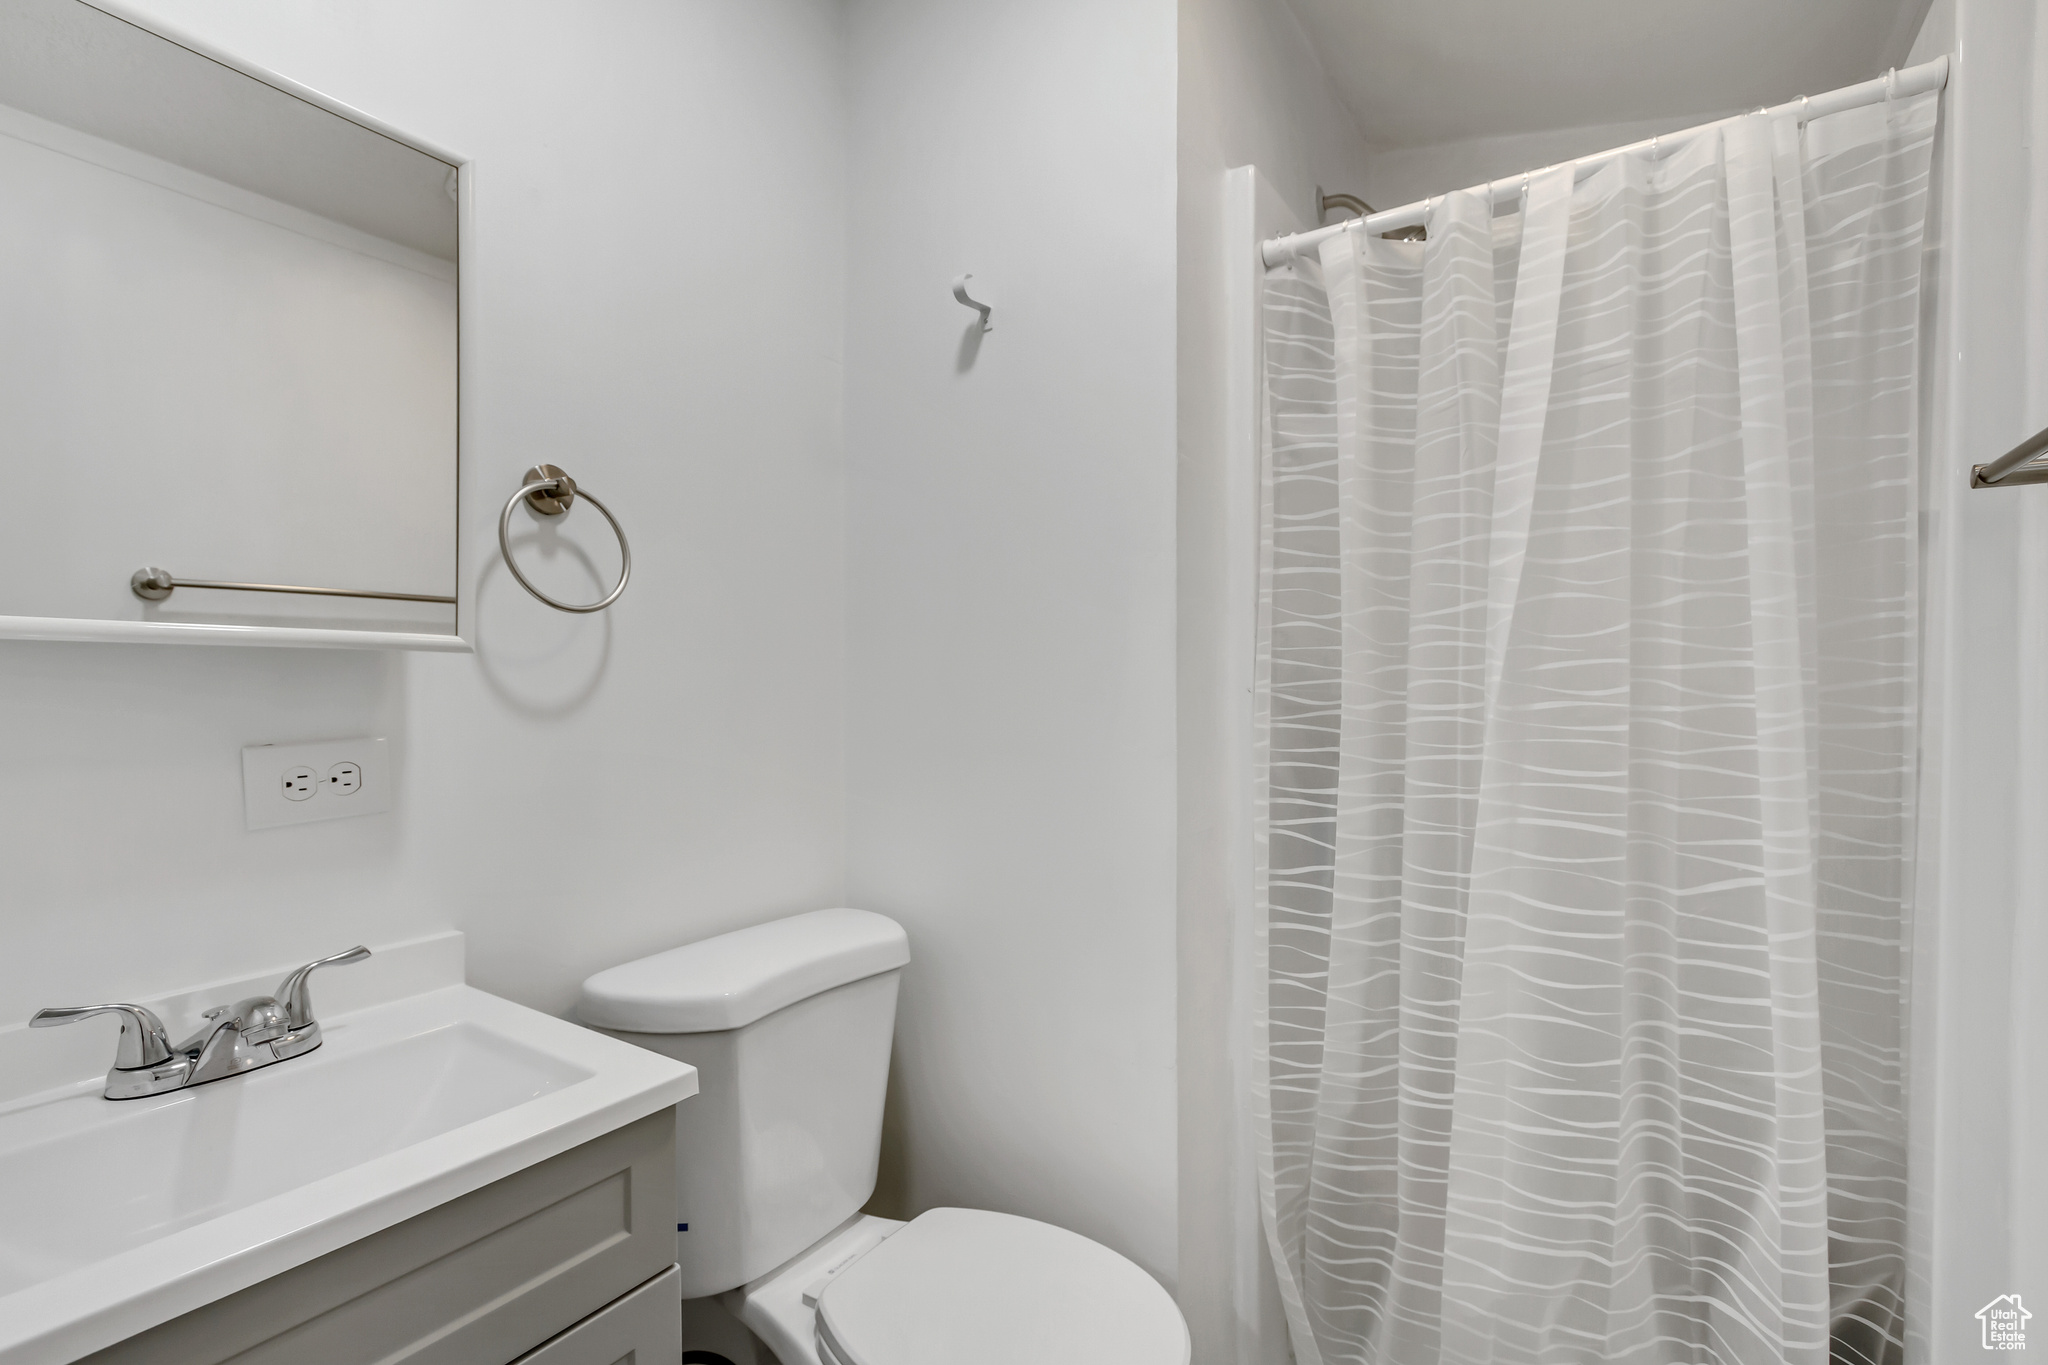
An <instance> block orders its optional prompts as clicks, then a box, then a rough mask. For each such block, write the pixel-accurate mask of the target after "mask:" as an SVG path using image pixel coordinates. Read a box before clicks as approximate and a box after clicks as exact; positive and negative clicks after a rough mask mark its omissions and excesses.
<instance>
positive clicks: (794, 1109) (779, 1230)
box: [577, 909, 1189, 1365]
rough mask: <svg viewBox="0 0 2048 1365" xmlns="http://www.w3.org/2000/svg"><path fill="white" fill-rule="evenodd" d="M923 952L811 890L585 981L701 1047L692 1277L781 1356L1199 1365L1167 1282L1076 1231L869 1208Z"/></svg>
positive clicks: (682, 1251) (632, 1019)
mask: <svg viewBox="0 0 2048 1365" xmlns="http://www.w3.org/2000/svg"><path fill="white" fill-rule="evenodd" d="M909 961H910V948H909V941H908V939H907V938H906V936H905V935H904V933H903V929H902V927H901V926H900V925H898V924H897V923H896V922H895V921H894V920H891V919H888V918H886V917H884V916H882V915H876V914H872V913H869V912H867V911H864V910H851V909H833V910H816V911H812V912H811V913H810V914H806V915H794V916H791V917H789V918H787V919H780V920H774V921H771V922H769V923H767V924H760V925H755V926H754V927H753V928H750V929H741V930H737V931H735V932H733V933H730V934H721V935H719V936H718V937H716V938H709V939H703V940H700V941H699V942H696V943H691V944H686V945H684V946H683V947H681V948H676V949H672V950H671V951H669V952H665V953H657V954H655V955H654V956H652V957H646V958H641V959H639V960H638V961H635V962H628V963H625V964H623V965H621V966H618V967H613V968H611V969H609V970H607V971H603V972H599V973H597V974H596V975H595V976H593V977H591V978H590V979H589V980H587V981H585V982H584V983H583V993H582V997H581V999H580V1001H579V1003H578V1005H577V1014H578V1016H579V1017H580V1018H581V1019H582V1021H583V1022H584V1023H585V1024H588V1025H590V1026H591V1027H593V1028H596V1029H598V1030H600V1031H602V1032H605V1033H609V1034H611V1035H613V1036H614V1037H618V1038H622V1039H624V1040H626V1041H628V1042H632V1043H637V1044H639V1045H640V1046H642V1047H646V1048H650V1049H652V1050H654V1051H656V1052H660V1053H663V1054H665V1055H667V1056H671V1057H675V1058H678V1059H679V1060H681V1061H684V1062H688V1063H689V1064H690V1065H692V1066H694V1067H696V1068H697V1079H698V1087H699V1089H698V1093H697V1094H696V1095H695V1096H693V1097H692V1098H690V1099H688V1100H685V1101H684V1102H683V1103H682V1104H680V1105H678V1106H677V1107H676V1160H677V1190H678V1207H677V1210H676V1224H677V1235H676V1238H677V1244H678V1252H677V1264H678V1266H679V1267H680V1269H681V1272H682V1278H683V1295H684V1297H685V1298H697V1297H705V1296H710V1295H718V1296H720V1301H721V1302H722V1303H724V1304H725V1305H726V1306H727V1307H728V1308H729V1309H730V1310H731V1311H732V1312H733V1313H734V1314H735V1316H737V1317H738V1318H739V1319H740V1320H741V1321H742V1322H744V1323H746V1324H747V1326H748V1327H749V1328H751V1329H752V1330H753V1331H754V1333H755V1335H756V1336H758V1337H760V1338H761V1339H762V1340H763V1341H765V1342H766V1343H767V1344H768V1346H769V1348H770V1349H771V1350H773V1351H774V1352H775V1354H776V1357H777V1358H778V1359H779V1360H780V1361H781V1362H782V1365H958V1362H961V1361H968V1360H972V1361H975V1362H978V1363H979V1365H1010V1362H1016V1365H1024V1362H1030V1363H1031V1365H1041V1363H1042V1362H1045V1361H1049V1360H1053V1361H1059V1362H1061V1365H1096V1363H1097V1362H1100V1365H1186V1362H1187V1360H1188V1356H1189V1343H1188V1334H1187V1326H1186V1324H1185V1323H1184V1322H1183V1321H1182V1319H1181V1315H1180V1311H1179V1309H1178V1308H1176V1307H1175V1306H1174V1303H1173V1300H1172V1298H1171V1297H1170V1296H1169V1295H1168V1294H1167V1293H1166V1291H1165V1290H1164V1289H1163V1288H1161V1287H1160V1285H1159V1283H1158V1282H1157V1281H1156V1280H1154V1279H1153V1278H1152V1277H1151V1276H1150V1275H1148V1274H1146V1273H1145V1271H1144V1270H1142V1269H1140V1268H1139V1267H1138V1266H1137V1265H1135V1264H1133V1263H1132V1262H1131V1261H1129V1260H1126V1259H1125V1258H1124V1257H1122V1256H1120V1255H1118V1254H1117V1253H1116V1252H1114V1251H1111V1250H1110V1249H1109V1248H1108V1247H1105V1246H1103V1245H1101V1244H1100V1243H1098V1242H1094V1241H1090V1240H1089V1239H1088V1238H1086V1237H1083V1236H1081V1235H1080V1234H1079V1233H1075V1232H1070V1231H1068V1230H1067V1229H1065V1228H1060V1227H1055V1226H1053V1225H1052V1224H1050V1223H1041V1222H1038V1221H1036V1220H1033V1219H1029V1218H1020V1217H1017V1216H1015V1215H1013V1214H1006V1213H995V1212H990V1211H988V1210H983V1209H953V1208H939V1209H931V1210H928V1211H926V1212H925V1213H922V1214H920V1215H918V1216H917V1217H916V1218H913V1219H911V1220H910V1221H909V1222H907V1223H903V1222H897V1221H895V1220H892V1219H885V1218H876V1217H872V1216H870V1215H866V1214H862V1213H861V1212H860V1209H861V1206H862V1205H864V1204H865V1203H867V1201H868V1198H869V1197H870V1196H871V1195H872V1194H873V1193H874V1188H875V1171H876V1167H877V1164H878V1158H879V1155H880V1148H881V1129H882V1096H883V1091H884V1090H885V1088H886V1086H887V1082H888V1068H889V1046H890V1040H891V1037H892V1036H893V1033H894V1029H895V1017H896V987H897V979H898V977H899V976H900V975H901V973H902V970H903V967H904V966H905V965H906V964H907V963H908V962H909Z"/></svg>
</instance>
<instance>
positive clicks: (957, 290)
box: [953, 274, 996, 332]
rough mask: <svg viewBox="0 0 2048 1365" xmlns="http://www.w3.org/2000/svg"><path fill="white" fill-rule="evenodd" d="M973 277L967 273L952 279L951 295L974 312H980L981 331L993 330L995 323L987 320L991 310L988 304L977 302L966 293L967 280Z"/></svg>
mask: <svg viewBox="0 0 2048 1365" xmlns="http://www.w3.org/2000/svg"><path fill="white" fill-rule="evenodd" d="M973 278H974V276H973V275H972V274H967V275H962V276H961V277H960V278H959V279H957V280H954V281H953V297H954V298H956V299H958V300H960V302H962V303H964V304H966V305H967V306H968V307H969V308H972V309H974V310H975V311H976V312H978V313H980V314H981V330H982V331H984V332H993V331H994V330H995V329H996V325H995V324H994V323H993V322H990V321H989V320H988V315H989V313H990V312H991V311H992V309H991V308H990V305H988V304H986V303H979V302H977V301H976V300H974V299H973V298H971V297H969V295H968V293H967V282H968V281H969V280H971V279H973Z"/></svg>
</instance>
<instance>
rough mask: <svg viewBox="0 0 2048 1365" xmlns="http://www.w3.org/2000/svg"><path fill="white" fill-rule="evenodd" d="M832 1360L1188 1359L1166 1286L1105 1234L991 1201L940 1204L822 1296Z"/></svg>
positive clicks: (1148, 1364)
mask: <svg viewBox="0 0 2048 1365" xmlns="http://www.w3.org/2000/svg"><path fill="white" fill-rule="evenodd" d="M817 1328H818V1337H817V1345H818V1356H819V1359H820V1360H821V1361H822V1362H823V1363H824V1365H960V1362H962V1361H975V1362H977V1363H978V1365H1045V1362H1048V1361H1057V1362H1059V1363H1060V1365H1187V1361H1188V1355H1189V1343H1188V1332H1187V1325H1186V1324H1185V1323H1184V1322H1183V1321H1182V1320H1181V1315H1180V1310H1179V1308H1177V1307H1176V1306H1175V1305H1174V1302H1173V1299H1172V1297H1171V1296H1169V1295H1168V1294H1167V1292H1166V1290H1165V1289H1163V1288H1161V1287H1160V1285H1159V1282H1158V1281H1157V1280H1154V1279H1153V1278H1152V1277H1151V1276H1150V1275H1148V1274H1146V1273H1145V1272H1144V1271H1143V1270H1141V1269H1139V1268H1138V1267H1137V1266H1136V1265H1135V1264H1133V1263H1132V1262H1130V1261H1128V1260H1126V1259H1124V1258H1123V1257H1122V1256H1119V1255H1118V1254H1117V1253H1116V1252H1114V1251H1111V1250H1110V1249H1109V1248H1108V1247H1106V1246H1103V1245H1101V1244H1100V1243H1098V1242H1092V1241H1090V1240H1089V1239H1088V1238H1086V1237H1083V1236H1081V1235H1080V1234H1079V1233H1075V1232H1069V1231H1067V1230H1066V1229H1065V1228H1058V1227H1054V1226H1053V1225H1052V1224H1050V1223H1040V1222H1037V1221H1034V1220H1033V1219H1029V1218H1018V1217H1016V1216H1014V1215H1012V1214H1007V1213H990V1212H988V1211H986V1210H982V1209H932V1210H931V1211H930V1212H928V1213H924V1214H921V1215H919V1216H918V1217H916V1218H914V1219H912V1220H911V1221H910V1222H909V1223H908V1224H906V1225H905V1226H904V1227H903V1228H902V1229H900V1230H899V1231H897V1232H896V1233H895V1234H894V1235H893V1236H891V1237H890V1238H889V1239H888V1240H887V1241H885V1242H882V1243H881V1244H880V1245H879V1246H876V1247H875V1248H874V1249H873V1250H872V1251H869V1252H867V1253H866V1254H865V1255H863V1256H861V1257H860V1259H858V1260H856V1261H854V1262H853V1263H852V1264H851V1265H848V1266H847V1267H846V1268H845V1269H844V1270H843V1271H841V1272H840V1273H839V1274H838V1275H836V1276H835V1277H834V1278H833V1279H832V1280H831V1281H830V1282H829V1283H827V1284H826V1285H825V1286H824V1288H823V1290H822V1291H820V1292H819V1294H818V1299H817Z"/></svg>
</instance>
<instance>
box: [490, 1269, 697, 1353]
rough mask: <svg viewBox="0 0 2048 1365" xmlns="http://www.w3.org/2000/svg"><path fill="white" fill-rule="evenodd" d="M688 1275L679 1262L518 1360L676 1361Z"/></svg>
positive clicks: (680, 1346) (681, 1331) (679, 1344)
mask: <svg viewBox="0 0 2048 1365" xmlns="http://www.w3.org/2000/svg"><path fill="white" fill-rule="evenodd" d="M682 1311H683V1277H682V1275H681V1274H680V1273H678V1272H677V1270H676V1268H675V1267H674V1266H670V1267H669V1268H668V1269H667V1270H665V1271H663V1272H662V1273H661V1274H659V1275H657V1276H655V1277H654V1278H653V1279H651V1280H649V1281H648V1282H647V1283H646V1284H643V1285H641V1286H640V1287H639V1288H638V1289H636V1290H634V1291H633V1292H632V1293H630V1294H628V1295H626V1296H625V1297H624V1298H622V1299H620V1300H619V1301H618V1302H617V1303H613V1304H608V1305H606V1306H605V1307H603V1308H601V1309H599V1310H598V1311H597V1312H595V1313H592V1314H591V1315H590V1316H589V1317H587V1318H585V1319H584V1320H583V1321H581V1322H579V1323H577V1324H576V1325H575V1326H574V1327H571V1328H570V1329H569V1330H568V1331H566V1332H564V1333H562V1335H560V1336H558V1337H556V1338H555V1339H554V1340H553V1341H550V1342H547V1343H545V1344H543V1345H541V1346H539V1347H537V1348H536V1349H534V1350H532V1351H530V1352H528V1353H527V1354H525V1355H523V1356H521V1357H519V1359H518V1360H517V1361H516V1362H514V1365H670V1362H672V1361H674V1360H675V1359H677V1358H678V1357H679V1356H681V1355H682V1353H683V1318H682Z"/></svg>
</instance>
